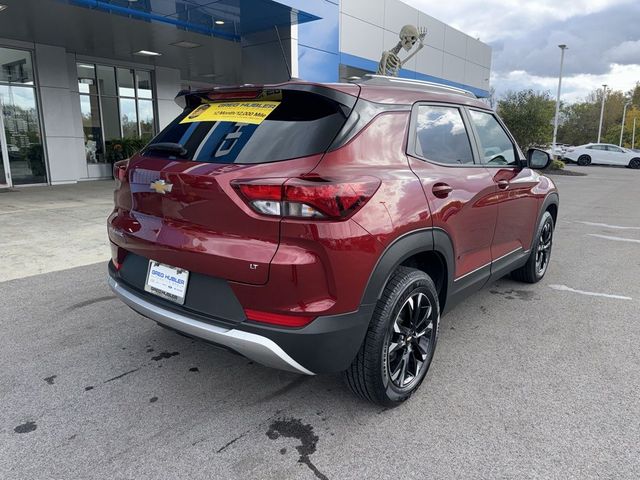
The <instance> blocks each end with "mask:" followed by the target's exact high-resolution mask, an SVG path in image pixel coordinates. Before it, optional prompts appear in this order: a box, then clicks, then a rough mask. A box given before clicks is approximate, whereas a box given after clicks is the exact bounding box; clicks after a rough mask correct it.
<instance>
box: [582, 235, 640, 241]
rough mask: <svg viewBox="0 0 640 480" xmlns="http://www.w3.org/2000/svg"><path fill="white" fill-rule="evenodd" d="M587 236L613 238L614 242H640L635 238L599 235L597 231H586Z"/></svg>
mask: <svg viewBox="0 0 640 480" xmlns="http://www.w3.org/2000/svg"><path fill="white" fill-rule="evenodd" d="M587 236H588V237H597V238H604V239H605V240H613V241H614V242H630V243H640V240H636V239H635V238H624V237H612V236H610V235H599V234H597V233H587Z"/></svg>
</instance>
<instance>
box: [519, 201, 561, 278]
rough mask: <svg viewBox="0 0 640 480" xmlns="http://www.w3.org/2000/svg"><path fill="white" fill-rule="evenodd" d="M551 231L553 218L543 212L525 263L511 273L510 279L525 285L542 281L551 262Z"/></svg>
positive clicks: (552, 229)
mask: <svg viewBox="0 0 640 480" xmlns="http://www.w3.org/2000/svg"><path fill="white" fill-rule="evenodd" d="M553 231H554V225H553V217H552V216H551V214H550V213H549V212H548V211H547V212H544V214H543V215H542V218H541V219H540V224H539V225H538V228H537V229H536V237H535V241H534V242H533V246H532V248H531V254H530V255H529V259H528V260H527V263H525V264H524V265H523V266H522V267H520V268H518V269H517V270H514V271H513V272H511V277H512V278H513V279H514V280H518V281H519V282H525V283H537V282H539V281H540V280H542V277H544V274H545V273H547V269H548V267H549V262H550V260H551V247H552V246H553Z"/></svg>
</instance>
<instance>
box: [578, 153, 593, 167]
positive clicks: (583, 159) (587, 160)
mask: <svg viewBox="0 0 640 480" xmlns="http://www.w3.org/2000/svg"><path fill="white" fill-rule="evenodd" d="M577 163H578V165H580V166H581V167H586V166H588V165H591V157H590V156H589V155H580V156H579V157H578V162H577Z"/></svg>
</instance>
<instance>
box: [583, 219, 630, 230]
mask: <svg viewBox="0 0 640 480" xmlns="http://www.w3.org/2000/svg"><path fill="white" fill-rule="evenodd" d="M576 223H582V224H583V225H589V226H591V227H604V228H611V229H613V230H640V227H623V226H622V225H609V224H607V223H594V222H580V221H576Z"/></svg>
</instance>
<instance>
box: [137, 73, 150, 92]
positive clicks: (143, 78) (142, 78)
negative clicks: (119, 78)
mask: <svg viewBox="0 0 640 480" xmlns="http://www.w3.org/2000/svg"><path fill="white" fill-rule="evenodd" d="M136 77H137V79H138V98H153V90H152V89H151V72H145V71H140V70H137V71H136Z"/></svg>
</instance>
